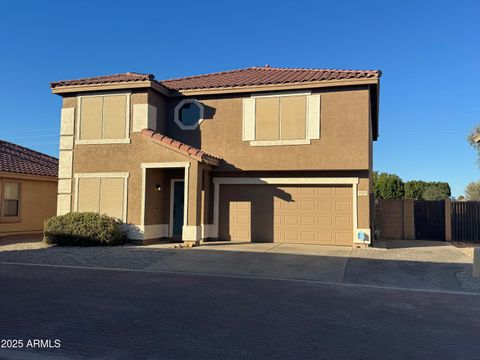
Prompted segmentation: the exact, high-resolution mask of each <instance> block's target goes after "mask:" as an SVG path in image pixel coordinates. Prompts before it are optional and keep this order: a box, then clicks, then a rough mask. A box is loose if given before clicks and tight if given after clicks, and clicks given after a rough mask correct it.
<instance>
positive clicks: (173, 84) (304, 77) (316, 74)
mask: <svg viewBox="0 0 480 360" xmlns="http://www.w3.org/2000/svg"><path fill="white" fill-rule="evenodd" d="M381 75H382V72H381V71H380V70H333V69H303V68H274V67H270V66H265V67H249V68H245V69H238V70H230V71H222V72H216V73H211V74H204V75H196V76H188V77H182V78H177V79H169V80H155V76H154V75H152V74H141V73H136V72H127V73H123V74H115V75H106V76H96V77H89V78H82V79H76V80H61V81H56V82H52V83H50V86H51V88H52V89H55V88H58V87H63V86H83V85H101V84H112V83H131V82H141V81H153V82H155V83H157V84H160V85H162V86H163V87H165V88H167V89H170V90H173V91H181V90H195V89H214V88H236V87H243V86H262V85H276V84H295V83H304V82H313V81H332V80H355V79H379V78H380V77H381Z"/></svg>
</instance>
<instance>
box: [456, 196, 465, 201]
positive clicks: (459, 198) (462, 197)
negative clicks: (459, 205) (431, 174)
mask: <svg viewBox="0 0 480 360" xmlns="http://www.w3.org/2000/svg"><path fill="white" fill-rule="evenodd" d="M457 200H458V201H464V200H465V196H463V195H460V196H459V197H458V198H457Z"/></svg>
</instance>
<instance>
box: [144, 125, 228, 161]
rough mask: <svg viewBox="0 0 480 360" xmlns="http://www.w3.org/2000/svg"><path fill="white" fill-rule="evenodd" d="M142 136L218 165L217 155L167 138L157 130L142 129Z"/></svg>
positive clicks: (199, 159) (218, 158)
mask: <svg viewBox="0 0 480 360" xmlns="http://www.w3.org/2000/svg"><path fill="white" fill-rule="evenodd" d="M142 136H145V137H147V138H151V139H152V141H153V142H155V143H157V144H160V145H163V146H165V147H167V148H170V149H174V150H178V151H180V152H182V153H184V154H185V155H187V156H190V157H193V158H194V159H196V160H198V161H200V162H205V163H208V164H211V165H218V162H219V160H221V159H222V158H220V157H218V156H215V155H212V154H209V153H207V152H205V151H203V150H200V149H197V148H195V147H193V146H190V145H187V144H184V143H182V142H180V141H178V140H175V139H172V138H169V137H168V136H165V135H163V134H160V133H159V132H156V131H153V130H150V129H143V130H142Z"/></svg>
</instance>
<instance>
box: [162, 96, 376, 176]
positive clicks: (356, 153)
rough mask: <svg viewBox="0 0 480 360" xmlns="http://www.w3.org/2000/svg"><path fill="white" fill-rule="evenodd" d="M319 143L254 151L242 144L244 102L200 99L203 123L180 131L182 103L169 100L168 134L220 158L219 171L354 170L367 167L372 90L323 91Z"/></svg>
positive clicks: (236, 98)
mask: <svg viewBox="0 0 480 360" xmlns="http://www.w3.org/2000/svg"><path fill="white" fill-rule="evenodd" d="M319 93H320V94H321V115H320V140H312V141H311V144H310V145H291V146H265V147H253V146H250V143H249V142H248V141H242V103H243V102H242V99H243V97H245V96H248V95H242V96H236V95H231V96H229V97H225V96H223V97H215V98H212V97H204V98H202V97H197V99H198V100H199V101H201V102H202V103H203V104H204V106H205V120H204V121H203V122H202V123H201V124H200V126H199V127H198V128H197V129H196V130H190V131H185V130H181V129H180V128H179V127H178V126H177V125H176V124H175V123H174V121H173V114H174V107H175V105H176V104H177V103H178V102H179V99H172V100H170V101H169V105H168V108H167V117H166V119H167V132H168V134H169V135H170V136H172V137H173V138H175V139H179V140H181V141H184V142H185V143H187V144H191V145H194V146H196V147H198V148H201V149H202V150H205V151H208V152H211V153H212V154H216V155H219V156H221V157H222V158H223V159H224V160H225V163H223V164H222V165H221V166H220V167H219V168H218V169H219V170H312V169H322V170H354V169H355V170H356V169H369V166H370V162H371V158H370V141H369V138H370V136H371V135H370V131H371V130H370V124H369V91H368V89H365V88H356V89H353V90H352V89H342V90H336V91H325V90H323V91H322V92H319Z"/></svg>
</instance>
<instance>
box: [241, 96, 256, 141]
mask: <svg viewBox="0 0 480 360" xmlns="http://www.w3.org/2000/svg"><path fill="white" fill-rule="evenodd" d="M242 140H243V141H251V140H255V99H243V136H242Z"/></svg>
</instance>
